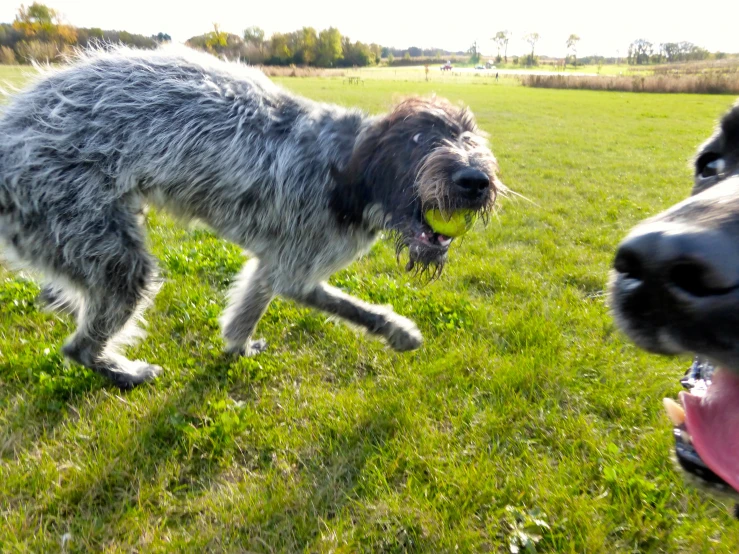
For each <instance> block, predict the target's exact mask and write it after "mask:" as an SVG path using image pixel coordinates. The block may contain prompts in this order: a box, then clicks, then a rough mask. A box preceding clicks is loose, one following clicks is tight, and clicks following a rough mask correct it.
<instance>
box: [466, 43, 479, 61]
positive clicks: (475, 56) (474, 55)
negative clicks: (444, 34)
mask: <svg viewBox="0 0 739 554" xmlns="http://www.w3.org/2000/svg"><path fill="white" fill-rule="evenodd" d="M467 53H468V54H469V55H470V62H471V63H472V64H475V65H476V64H478V63H479V62H480V49H479V48H478V46H477V41H475V42H473V43H472V46H470V48H469V50H467Z"/></svg>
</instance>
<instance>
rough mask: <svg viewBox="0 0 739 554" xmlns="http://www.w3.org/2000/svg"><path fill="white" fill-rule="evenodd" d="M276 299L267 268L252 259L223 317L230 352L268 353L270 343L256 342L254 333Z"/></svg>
mask: <svg viewBox="0 0 739 554" xmlns="http://www.w3.org/2000/svg"><path fill="white" fill-rule="evenodd" d="M272 298H274V292H273V290H272V286H271V285H270V281H269V276H268V272H267V269H266V267H265V266H264V265H263V264H262V263H260V261H259V260H258V259H252V260H249V261H248V262H247V263H246V264H245V265H244V268H243V269H242V270H241V273H239V276H238V277H237V278H236V281H235V282H234V284H233V286H232V287H231V291H230V292H229V295H228V306H227V307H226V309H225V310H224V312H223V315H222V316H221V327H222V329H223V337H224V338H225V339H226V352H228V353H230V354H237V355H241V356H252V355H254V354H259V353H260V352H263V351H264V350H266V348H267V343H266V341H265V340H264V339H260V340H252V334H253V333H254V329H255V328H256V326H257V323H259V320H260V319H261V318H262V316H263V315H264V312H266V311H267V307H268V306H269V303H270V302H271V301H272Z"/></svg>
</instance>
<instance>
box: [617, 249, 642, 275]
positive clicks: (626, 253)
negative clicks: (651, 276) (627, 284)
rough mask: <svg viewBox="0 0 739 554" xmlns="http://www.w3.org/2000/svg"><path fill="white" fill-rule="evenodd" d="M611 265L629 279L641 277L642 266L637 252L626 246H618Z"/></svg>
mask: <svg viewBox="0 0 739 554" xmlns="http://www.w3.org/2000/svg"><path fill="white" fill-rule="evenodd" d="M613 267H614V269H615V270H616V271H618V272H619V273H622V274H623V275H625V276H626V277H628V278H630V279H639V280H641V279H643V277H644V267H643V265H642V261H641V259H640V258H639V254H638V253H637V252H634V251H632V250H630V249H628V248H623V247H622V248H619V249H618V253H617V254H616V259H615V260H614V261H613Z"/></svg>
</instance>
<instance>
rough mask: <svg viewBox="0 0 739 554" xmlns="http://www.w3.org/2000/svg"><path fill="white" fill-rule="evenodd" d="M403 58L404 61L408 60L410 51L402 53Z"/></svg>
mask: <svg viewBox="0 0 739 554" xmlns="http://www.w3.org/2000/svg"><path fill="white" fill-rule="evenodd" d="M403 59H404V60H405V61H410V59H411V53H410V52H406V53H405V54H403Z"/></svg>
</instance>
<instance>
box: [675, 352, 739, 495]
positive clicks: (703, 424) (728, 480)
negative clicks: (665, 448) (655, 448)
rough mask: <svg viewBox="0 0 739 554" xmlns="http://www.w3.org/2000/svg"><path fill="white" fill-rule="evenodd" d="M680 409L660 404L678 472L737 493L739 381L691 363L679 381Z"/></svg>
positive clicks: (698, 361) (701, 363)
mask: <svg viewBox="0 0 739 554" xmlns="http://www.w3.org/2000/svg"><path fill="white" fill-rule="evenodd" d="M680 382H681V384H682V385H683V387H684V388H685V389H686V392H681V393H680V404H678V403H677V402H675V401H674V400H672V399H670V398H666V399H665V408H666V409H667V414H668V415H669V416H670V419H671V420H672V422H673V424H674V425H675V427H674V430H673V433H674V435H675V454H676V456H677V460H678V462H679V463H680V465H681V466H682V468H683V469H684V470H686V471H687V472H688V473H692V474H694V475H697V476H698V477H700V478H701V479H702V480H703V481H705V482H708V483H712V484H714V485H716V486H718V488H720V489H724V490H725V489H730V488H731V489H734V490H735V491H737V492H739V375H737V374H736V373H735V372H733V371H729V370H726V369H716V368H714V366H713V365H711V364H710V363H708V362H706V361H703V360H701V359H700V358H696V359H695V361H694V362H693V365H692V366H691V368H690V369H689V370H688V372H687V373H686V374H685V377H683V378H682V379H681V380H680Z"/></svg>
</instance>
